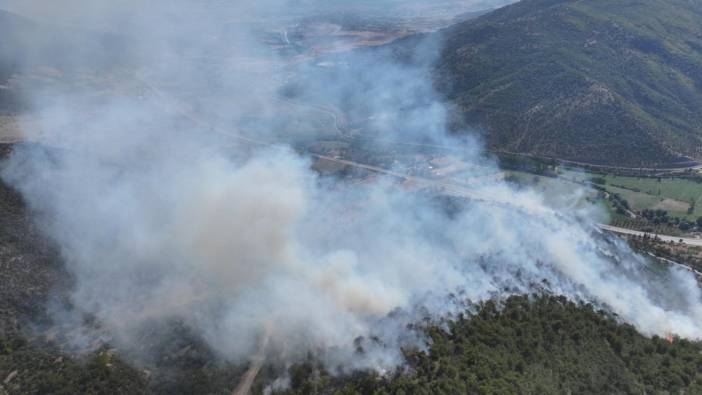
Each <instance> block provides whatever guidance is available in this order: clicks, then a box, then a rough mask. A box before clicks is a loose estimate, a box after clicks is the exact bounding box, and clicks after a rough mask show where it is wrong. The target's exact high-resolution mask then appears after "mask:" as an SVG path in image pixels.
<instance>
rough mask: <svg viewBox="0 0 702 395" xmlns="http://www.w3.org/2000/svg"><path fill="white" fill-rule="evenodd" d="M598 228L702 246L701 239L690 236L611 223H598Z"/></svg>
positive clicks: (622, 233)
mask: <svg viewBox="0 0 702 395" xmlns="http://www.w3.org/2000/svg"><path fill="white" fill-rule="evenodd" d="M598 226H599V227H600V229H602V230H604V231H607V232H611V233H617V234H621V235H629V236H640V237H641V236H644V235H645V236H648V237H654V236H655V237H657V238H658V239H660V240H662V241H665V242H669V241H672V242H675V243H679V242H681V241H682V243H683V244H687V245H690V246H696V247H702V239H693V238H690V237H678V236H669V235H659V234H656V233H650V232H641V231H638V230H631V229H626V228H619V227H616V226H611V225H604V224H599V225H598Z"/></svg>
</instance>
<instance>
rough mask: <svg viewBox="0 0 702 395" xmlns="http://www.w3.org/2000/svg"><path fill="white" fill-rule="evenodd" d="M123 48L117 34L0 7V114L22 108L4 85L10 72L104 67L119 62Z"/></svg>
mask: <svg viewBox="0 0 702 395" xmlns="http://www.w3.org/2000/svg"><path fill="white" fill-rule="evenodd" d="M125 51H126V45H125V43H124V41H123V40H122V39H121V38H120V37H119V36H116V35H112V34H104V33H100V32H92V31H83V30H73V29H68V28H63V27H58V26H52V25H48V24H41V23H37V22H34V21H32V20H30V19H28V18H25V17H23V16H20V15H17V14H13V13H11V12H7V11H4V10H1V9H0V115H1V114H6V113H13V112H17V111H20V110H21V109H22V108H23V104H22V100H21V98H20V96H21V94H20V93H19V92H16V91H14V90H11V89H7V86H6V85H7V82H8V80H9V79H10V78H11V77H12V75H13V74H15V73H18V72H20V71H27V70H31V69H32V68H35V67H50V68H54V69H59V70H73V71H75V70H85V69H91V68H92V69H96V68H97V69H107V68H109V67H112V66H113V65H115V64H118V63H120V62H122V61H123V59H124V58H125V57H124V56H123V54H124V53H125Z"/></svg>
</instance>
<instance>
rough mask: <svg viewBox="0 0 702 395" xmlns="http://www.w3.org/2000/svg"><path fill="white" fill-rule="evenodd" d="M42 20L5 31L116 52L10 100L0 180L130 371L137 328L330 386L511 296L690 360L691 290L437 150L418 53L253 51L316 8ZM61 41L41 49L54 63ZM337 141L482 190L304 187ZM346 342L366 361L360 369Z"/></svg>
mask: <svg viewBox="0 0 702 395" xmlns="http://www.w3.org/2000/svg"><path fill="white" fill-rule="evenodd" d="M374 3H375V4H374V5H373V7H381V3H382V4H383V6H384V7H396V5H395V4H394V2H388V3H387V4H385V3H383V2H374ZM475 3H477V2H474V4H475ZM37 4H40V6H39V5H37ZM60 4H61V5H59V3H55V4H54V3H52V4H51V7H55V8H56V9H54V8H52V9H51V11H50V12H47V9H46V8H45V7H46V6H47V3H46V2H26V3H24V5H23V6H22V8H21V10H22V11H23V12H25V13H27V14H28V15H32V16H34V17H36V18H38V19H39V20H46V19H47V18H50V17H51V16H54V17H55V18H57V19H56V20H55V21H54V22H55V23H57V24H59V25H62V26H71V27H72V29H73V28H75V29H85V30H84V31H85V32H88V31H90V32H94V31H100V32H108V33H109V34H111V35H116V37H117V38H116V39H115V40H116V41H118V42H120V43H121V44H120V45H119V46H118V48H119V51H118V52H117V53H118V56H117V57H116V58H114V56H115V52H114V51H111V50H103V49H94V48H91V49H90V50H87V51H80V50H76V51H75V52H68V53H66V54H64V55H65V56H67V57H69V58H71V59H72V62H69V63H68V64H72V65H75V64H80V65H82V66H83V67H81V68H80V69H79V68H73V69H62V70H59V71H57V72H59V73H61V75H62V77H61V78H62V81H64V82H62V83H56V84H46V85H45V84H41V85H38V84H37V83H36V81H35V80H33V79H31V78H27V81H25V82H24V83H25V89H26V90H27V91H28V93H29V96H30V98H31V100H32V104H33V105H34V108H35V113H34V115H33V119H32V123H33V127H36V124H39V125H40V129H41V131H42V133H41V135H40V137H39V141H38V142H39V144H38V145H27V146H24V147H18V148H17V150H16V152H15V153H14V155H13V157H12V158H11V159H10V161H9V162H8V163H7V164H6V165H5V167H4V168H3V172H2V176H3V179H4V180H6V181H7V182H9V183H11V184H12V185H13V186H15V187H16V188H18V189H19V190H20V191H21V192H22V194H23V196H24V197H25V198H26V200H27V201H28V203H29V204H30V206H31V208H32V209H33V211H34V212H35V213H36V218H37V221H38V223H39V224H40V225H41V226H42V229H44V230H45V232H46V234H47V235H48V236H49V237H51V238H52V239H53V240H55V241H56V243H57V245H58V246H59V247H60V249H61V254H62V257H63V259H64V261H65V264H66V265H67V268H68V270H69V271H70V273H71V274H72V276H73V277H74V279H75V286H74V289H73V290H72V292H71V303H72V307H73V309H74V310H75V311H78V312H80V313H85V314H90V315H92V316H94V317H96V319H97V321H98V322H100V323H101V324H102V325H103V326H104V327H105V328H107V330H108V332H109V333H110V336H111V338H112V341H113V342H114V343H115V344H117V345H119V346H121V347H124V348H126V349H136V348H137V346H138V345H137V344H134V343H133V340H132V339H134V338H135V334H136V333H138V332H139V331H140V330H143V329H144V327H147V326H149V325H155V324H158V323H163V322H171V321H178V322H181V323H183V324H184V325H186V326H187V327H188V328H190V329H191V330H192V331H194V332H195V333H197V334H198V335H199V336H201V337H202V338H203V339H205V340H206V342H207V343H208V344H209V345H211V346H212V348H213V349H215V350H216V351H217V352H219V353H220V354H221V356H222V357H223V358H226V359H229V360H234V361H239V360H246V359H247V358H248V357H249V356H250V355H252V354H254V353H256V350H257V348H258V345H259V344H260V342H261V339H262V338H264V337H265V338H268V339H270V342H269V349H270V352H271V353H272V354H275V356H276V358H277V359H278V360H280V361H294V360H296V359H297V358H301V357H304V356H305V355H306V354H307V353H308V352H311V351H312V352H316V351H320V352H321V351H323V352H324V354H325V358H328V362H329V363H330V366H336V365H337V364H339V363H342V362H343V363H344V365H345V366H349V367H373V368H386V367H389V366H393V365H394V364H397V363H398V362H400V353H399V345H400V344H403V343H405V342H416V341H417V339H416V335H415V334H413V333H411V332H410V331H409V330H408V329H407V325H406V324H408V323H411V322H413V320H415V319H419V318H423V317H424V316H425V315H429V316H430V317H431V318H435V319H439V318H441V317H446V316H450V314H452V313H454V312H457V311H461V310H463V309H465V306H466V305H465V303H467V302H468V301H470V302H480V301H483V300H486V299H489V298H495V297H498V298H499V297H503V296H506V295H511V294H517V293H530V292H550V293H554V294H559V295H565V296H567V297H568V298H571V299H573V300H579V301H586V302H590V303H594V304H596V305H598V306H602V307H605V308H608V309H610V310H611V311H612V312H614V313H616V314H618V315H619V317H621V319H622V320H623V321H625V322H629V323H631V324H633V325H635V326H636V327H637V328H638V329H639V330H640V331H641V332H642V333H644V334H647V335H654V334H659V335H663V334H668V333H673V334H677V335H679V336H683V337H688V338H694V339H699V338H702V304H701V303H700V301H701V300H702V299H701V298H702V295H701V294H700V288H699V287H698V285H697V282H696V281H695V279H694V277H693V276H692V275H690V274H689V273H687V272H685V271H683V270H680V269H675V268H670V269H663V268H658V267H656V266H654V265H653V264H652V263H651V262H649V261H647V260H646V259H644V258H642V257H641V256H638V255H636V254H634V253H632V252H631V251H630V250H629V249H628V247H627V246H626V245H625V244H624V243H623V242H620V241H616V240H612V239H611V238H608V237H605V236H604V235H602V234H601V233H600V232H599V231H598V230H597V228H596V227H595V224H594V222H593V221H594V220H592V219H591V218H594V215H595V214H594V213H593V210H594V209H592V208H588V207H582V206H570V207H564V206H563V205H557V206H554V205H553V204H547V203H546V202H545V199H544V197H543V196H541V195H539V194H538V193H537V192H535V191H531V190H528V189H515V188H513V187H512V186H510V185H509V184H507V183H505V182H504V181H501V180H499V179H497V178H489V177H487V178H486V177H484V176H485V175H486V174H487V175H489V174H494V173H497V171H498V170H497V167H496V165H495V163H494V161H493V160H492V159H490V157H489V156H486V155H484V154H482V151H483V150H482V147H481V145H480V142H479V140H478V139H477V138H463V139H457V138H454V137H451V136H450V135H449V134H448V133H447V132H446V118H447V111H446V108H445V106H444V105H443V104H442V103H441V101H440V100H439V98H438V96H437V95H436V93H435V92H434V91H433V87H432V80H431V65H432V63H433V61H434V60H435V58H436V56H437V55H438V53H439V52H440V41H439V40H438V39H437V36H435V35H428V36H427V37H425V38H422V39H421V40H417V45H416V46H413V47H412V48H413V50H412V51H411V53H410V54H409V56H396V55H397V54H396V53H395V52H393V51H390V50H385V49H360V50H357V51H351V52H349V51H342V48H338V51H335V48H327V49H326V50H328V53H327V54H326V55H324V54H322V55H316V56H312V55H309V53H306V54H301V55H296V56H287V57H285V58H283V56H282V55H279V53H278V52H274V51H272V50H271V49H270V46H269V45H266V44H265V42H266V40H268V41H270V40H275V39H279V40H283V39H284V33H288V32H286V29H288V28H293V27H294V26H295V24H296V23H297V22H295V21H296V20H301V18H302V17H307V16H308V15H306V13H308V12H309V11H310V10H312V9H314V8H315V7H322V5H321V4H326V3H321V2H302V3H296V2H292V1H290V2H285V1H282V0H280V1H277V0H267V1H263V2H261V1H255V2H254V1H237V2H224V1H193V2H188V1H169V2H167V3H165V2H160V1H156V2H148V4H147V3H146V2H139V1H129V0H125V1H119V2H109V4H108V2H94V1H83V0H80V1H79V0H73V1H70V2H60ZM419 4H420V5H421V3H419ZM463 4H464V5H465V2H463ZM339 6H344V7H351V5H350V4H339ZM324 7H329V10H330V11H333V8H332V7H334V6H332V5H325V6H324ZM469 8H470V7H468V9H469ZM389 9H390V8H386V11H387V10H389ZM18 11H19V9H18ZM39 11H41V12H42V13H41V14H38V12H39ZM293 16H294V18H293ZM291 21H292V22H291ZM261 32H264V33H261ZM271 32H272V33H271ZM75 34H76V33H75V31H73V30H71V32H70V34H69V33H66V35H65V36H62V35H53V36H52V37H51V38H50V39H51V40H56V41H65V42H66V43H67V44H70V43H71V40H72V39H73V38H74V37H75ZM95 34H97V33H95ZM276 35H280V36H276ZM270 37H274V38H273V39H271V38H270ZM275 37H278V38H275ZM280 37H283V38H280ZM410 40H413V39H410ZM279 44H280V43H279ZM281 45H282V44H281ZM335 45H340V46H341V44H338V43H337V44H335ZM67 47H70V45H67ZM110 48H112V47H110ZM340 52H342V53H340ZM291 59H292V60H291ZM36 63H37V62H36V61H33V62H28V64H31V65H35V64H36ZM105 64H110V67H109V68H108V69H107V70H105V69H104V68H102V69H98V71H95V70H96V69H95V67H94V65H100V67H104V65H105ZM329 65H331V66H332V67H329ZM25 73H26V75H33V73H37V71H36V70H35V69H30V68H29V67H28V68H27V70H25ZM286 89H287V90H292V91H294V93H293V94H287V95H286V93H285V92H286ZM301 103H303V104H301ZM304 103H314V104H315V105H316V106H321V107H324V109H325V110H323V111H322V113H323V114H324V113H325V112H326V115H325V116H326V117H327V118H328V120H327V121H324V122H322V121H318V119H315V117H310V116H308V115H306V114H307V113H309V112H314V111H317V112H316V114H317V118H320V117H322V118H324V117H325V116H320V115H319V111H320V110H319V109H318V108H317V109H315V108H310V107H309V105H307V107H306V106H305V104H304ZM330 108H331V109H341V110H343V113H344V114H346V117H348V118H349V119H344V117H343V116H342V115H341V114H334V115H333V118H334V119H332V115H330V114H329V113H330V112H332V113H333V112H334V111H333V110H328V109H330ZM327 110H328V111H327ZM359 120H361V121H359ZM332 121H334V122H336V124H332ZM320 122H321V123H322V124H321V126H320ZM354 122H356V123H354ZM336 129H340V131H339V130H336ZM339 133H342V134H343V133H347V134H352V135H353V134H354V133H355V136H360V137H356V138H358V139H360V140H361V141H365V142H366V143H367V144H368V145H369V146H373V147H375V148H376V149H377V148H378V147H381V149H380V150H379V151H382V150H386V151H388V152H390V151H392V150H395V149H398V148H402V147H400V146H398V145H397V142H398V141H399V142H404V143H407V142H416V143H418V144H420V143H421V144H425V145H435V146H439V145H440V146H450V147H452V148H453V150H452V151H451V152H452V155H454V156H459V157H460V159H461V160H462V161H463V163H466V164H467V165H468V166H467V167H466V168H467V169H468V170H466V174H465V175H464V176H463V177H464V178H465V179H473V178H477V179H480V182H474V183H470V185H468V186H465V185H464V186H461V187H456V188H450V187H446V186H442V185H424V188H422V185H417V184H421V183H422V182H424V181H423V179H414V180H411V179H410V180H409V181H408V182H406V183H401V182H399V181H398V180H397V178H396V177H393V176H392V174H390V173H386V174H378V175H376V176H374V177H365V178H364V180H365V181H364V182H362V183H359V182H356V181H357V180H356V178H354V177H350V178H346V179H344V178H330V177H323V176H320V175H319V174H318V173H316V172H314V171H313V170H311V169H310V167H311V165H312V164H313V162H315V161H316V160H317V159H318V158H317V157H315V156H314V155H311V154H309V151H308V150H307V148H306V147H308V146H309V144H310V142H314V141H318V140H330V139H333V138H334V137H338V134H339ZM468 135H470V133H468ZM387 170H389V171H394V172H396V173H403V174H407V173H409V172H411V165H410V164H408V163H402V162H398V163H394V164H393V165H392V167H389V168H388V169H387ZM481 177H482V178H481ZM436 190H442V191H443V192H444V193H448V194H450V195H454V196H455V197H457V198H458V200H460V203H458V205H459V208H458V209H456V210H448V209H447V208H446V207H445V205H444V204H442V203H441V202H440V201H438V200H437V199H436V198H435V197H434V196H433V195H434V192H435V191H436ZM579 193H583V191H574V192H573V196H572V199H570V197H569V199H563V201H573V200H576V199H577V197H578V194H579ZM56 314H57V315H67V313H66V312H61V311H57V313H56ZM359 337H364V338H366V339H368V338H376V339H378V340H377V341H376V342H374V343H373V344H370V345H367V347H366V351H367V352H366V353H363V354H359V353H357V352H355V346H354V339H357V338H359Z"/></svg>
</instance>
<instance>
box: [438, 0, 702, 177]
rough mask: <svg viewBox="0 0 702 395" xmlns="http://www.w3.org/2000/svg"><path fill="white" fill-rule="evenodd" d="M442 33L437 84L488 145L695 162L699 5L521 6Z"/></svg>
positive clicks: (677, 0)
mask: <svg viewBox="0 0 702 395" xmlns="http://www.w3.org/2000/svg"><path fill="white" fill-rule="evenodd" d="M444 34H445V38H446V43H445V48H444V49H443V54H442V57H441V59H440V62H439V63H438V65H437V85H438V87H439V89H440V90H441V91H442V92H443V93H444V94H445V95H446V97H447V98H448V99H449V100H450V101H451V102H452V103H453V104H454V105H455V108H456V110H457V111H456V113H455V114H457V115H458V117H457V122H456V126H465V125H472V126H475V125H478V126H480V127H481V128H482V129H484V130H485V131H486V140H487V142H488V144H489V145H490V146H491V147H493V148H496V149H500V150H504V151H510V152H520V153H529V154H535V155H541V156H549V157H557V158H561V159H568V160H573V161H581V162H587V163H597V164H609V165H620V166H641V165H653V166H656V165H658V166H660V165H664V164H666V165H667V164H671V163H673V162H680V161H684V160H686V158H685V157H687V158H694V159H697V160H700V159H702V111H701V109H702V52H700V51H702V2H698V1H689V0H669V1H659V0H619V1H610V0H588V1H578V0H522V1H521V2H519V3H515V4H513V5H510V6H507V7H504V8H501V9H499V10H496V11H494V12H492V13H490V14H487V15H485V16H482V17H480V18H477V19H475V20H472V21H467V22H464V23H461V24H458V25H455V26H453V27H451V28H449V29H447V30H446V31H445V32H444Z"/></svg>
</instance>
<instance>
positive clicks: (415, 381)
mask: <svg viewBox="0 0 702 395" xmlns="http://www.w3.org/2000/svg"><path fill="white" fill-rule="evenodd" d="M427 332H428V333H429V335H430V337H431V339H432V344H431V346H430V347H429V350H427V352H418V351H406V355H407V358H408V361H409V362H408V363H409V366H408V367H405V370H404V372H403V373H400V372H398V373H396V374H389V375H387V376H386V377H380V376H378V375H376V374H356V375H354V376H352V377H332V376H329V375H326V374H324V372H321V373H320V371H318V370H317V369H316V368H315V365H314V364H313V363H307V364H301V365H297V366H294V367H293V368H292V369H291V370H290V371H291V386H292V388H291V389H289V390H287V391H284V392H282V393H284V394H288V395H293V394H313V393H314V394H332V393H333V394H466V393H469V394H540V395H541V394H658V393H661V394H663V393H666V394H667V393H674V394H678V393H689V394H693V393H694V394H697V393H700V391H702V374H701V373H700V372H702V354H700V350H702V346H701V345H700V344H698V343H691V342H688V341H684V340H673V341H672V342H670V341H668V340H666V339H661V338H657V337H655V338H653V339H647V338H645V337H643V336H641V335H640V334H638V333H637V332H636V331H635V330H634V329H633V328H632V327H630V326H627V325H621V324H618V323H617V322H616V321H615V319H614V318H613V317H612V316H610V315H608V314H606V313H604V312H601V311H596V310H595V309H593V308H592V306H589V305H577V304H574V303H571V302H567V301H565V299H564V298H562V297H560V298H557V297H537V298H532V299H530V298H529V297H524V296H519V297H512V298H510V299H508V300H507V301H506V303H505V304H504V306H502V308H499V307H498V306H497V305H496V304H495V303H493V302H488V303H485V304H483V305H482V306H481V308H480V311H479V312H478V314H477V315H476V316H474V317H473V318H471V319H466V318H464V317H459V319H458V320H457V321H455V322H451V323H449V324H448V326H447V328H446V330H444V329H440V328H439V327H429V328H428V329H427Z"/></svg>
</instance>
